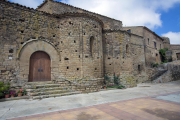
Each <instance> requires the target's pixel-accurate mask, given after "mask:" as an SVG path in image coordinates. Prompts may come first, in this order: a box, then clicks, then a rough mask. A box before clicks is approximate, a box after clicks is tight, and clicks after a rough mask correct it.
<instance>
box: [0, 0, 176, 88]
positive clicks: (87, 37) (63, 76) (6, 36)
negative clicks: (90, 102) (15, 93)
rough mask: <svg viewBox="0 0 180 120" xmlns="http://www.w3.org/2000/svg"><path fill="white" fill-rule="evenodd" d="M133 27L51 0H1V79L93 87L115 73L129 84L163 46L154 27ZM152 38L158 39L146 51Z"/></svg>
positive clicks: (139, 77) (143, 75) (144, 73)
mask: <svg viewBox="0 0 180 120" xmlns="http://www.w3.org/2000/svg"><path fill="white" fill-rule="evenodd" d="M135 28H136V27H130V28H123V27H122V22H121V21H119V20H115V19H112V18H109V17H106V16H103V15H99V14H96V13H92V12H89V11H86V10H83V9H81V8H76V7H73V6H71V5H67V4H64V3H61V2H56V1H53V0H45V1H44V2H43V3H42V4H41V5H40V6H38V8H37V9H36V10H35V9H32V8H29V7H25V6H21V5H19V4H15V3H11V2H8V1H6V0H0V81H4V82H10V83H11V87H14V88H17V87H24V86H27V85H29V84H30V83H34V84H35V83H37V82H38V83H51V82H53V83H54V84H55V85H56V84H58V85H60V86H65V87H68V88H70V89H72V90H77V91H86V92H94V91H98V90H99V89H100V88H101V87H102V85H103V82H104V75H108V76H110V77H111V76H113V75H114V74H120V82H121V84H123V85H125V86H126V87H134V86H136V85H137V83H141V82H144V81H146V80H148V74H147V70H146V66H148V64H149V62H151V61H149V60H152V61H155V62H158V63H160V62H161V59H160V56H159V52H158V50H159V49H160V48H164V43H163V41H164V39H163V38H161V37H159V36H158V35H157V34H155V33H154V32H153V31H151V30H149V29H148V28H146V27H143V26H142V27H138V28H139V29H138V28H137V29H135ZM141 29H142V31H143V30H144V31H145V32H146V36H143V35H142V34H141ZM139 33H140V34H139ZM148 35H150V36H151V37H152V38H150V37H149V38H146V37H147V36H148ZM146 39H148V41H149V42H147V43H146ZM156 39H157V40H156ZM151 40H152V41H153V40H155V41H157V43H156V44H159V45H158V47H156V48H155V49H152V50H151V51H149V50H147V48H146V47H147V46H146V44H148V46H150V45H151V44H152V46H154V43H153V42H152V43H151ZM160 44H161V45H160ZM147 51H148V54H150V56H149V55H147V54H146V53H147ZM179 52H180V51H179ZM149 57H150V58H149Z"/></svg>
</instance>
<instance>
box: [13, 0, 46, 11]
mask: <svg viewBox="0 0 180 120" xmlns="http://www.w3.org/2000/svg"><path fill="white" fill-rule="evenodd" d="M10 1H11V2H14V3H19V4H21V5H24V6H27V7H31V8H34V9H35V8H37V6H39V5H40V4H41V3H43V0H10Z"/></svg>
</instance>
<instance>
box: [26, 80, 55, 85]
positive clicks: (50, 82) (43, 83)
mask: <svg viewBox="0 0 180 120" xmlns="http://www.w3.org/2000/svg"><path fill="white" fill-rule="evenodd" d="M45 84H54V82H53V81H47V82H46V81H44V82H28V83H27V84H26V85H45Z"/></svg>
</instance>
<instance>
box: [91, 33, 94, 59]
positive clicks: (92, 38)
mask: <svg viewBox="0 0 180 120" xmlns="http://www.w3.org/2000/svg"><path fill="white" fill-rule="evenodd" d="M93 45H94V37H93V36H92V37H91V38H90V55H91V56H92V55H93V49H94V47H93Z"/></svg>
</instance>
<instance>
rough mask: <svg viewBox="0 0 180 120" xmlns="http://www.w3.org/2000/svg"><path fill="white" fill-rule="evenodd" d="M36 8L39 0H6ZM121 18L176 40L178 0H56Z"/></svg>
mask: <svg viewBox="0 0 180 120" xmlns="http://www.w3.org/2000/svg"><path fill="white" fill-rule="evenodd" d="M9 1H11V2H15V3H19V4H22V5H25V6H28V7H32V8H36V7H37V6H38V5H40V4H41V3H42V2H43V0H9ZM56 1H61V2H64V3H67V4H70V5H73V6H76V7H80V8H83V9H86V10H89V11H92V12H96V13H99V14H102V15H105V16H108V17H111V18H114V19H117V20H121V21H122V22H123V26H146V27H148V28H150V29H151V30H153V31H154V32H155V33H157V34H158V35H159V36H165V37H169V38H170V41H171V44H180V0H56Z"/></svg>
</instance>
